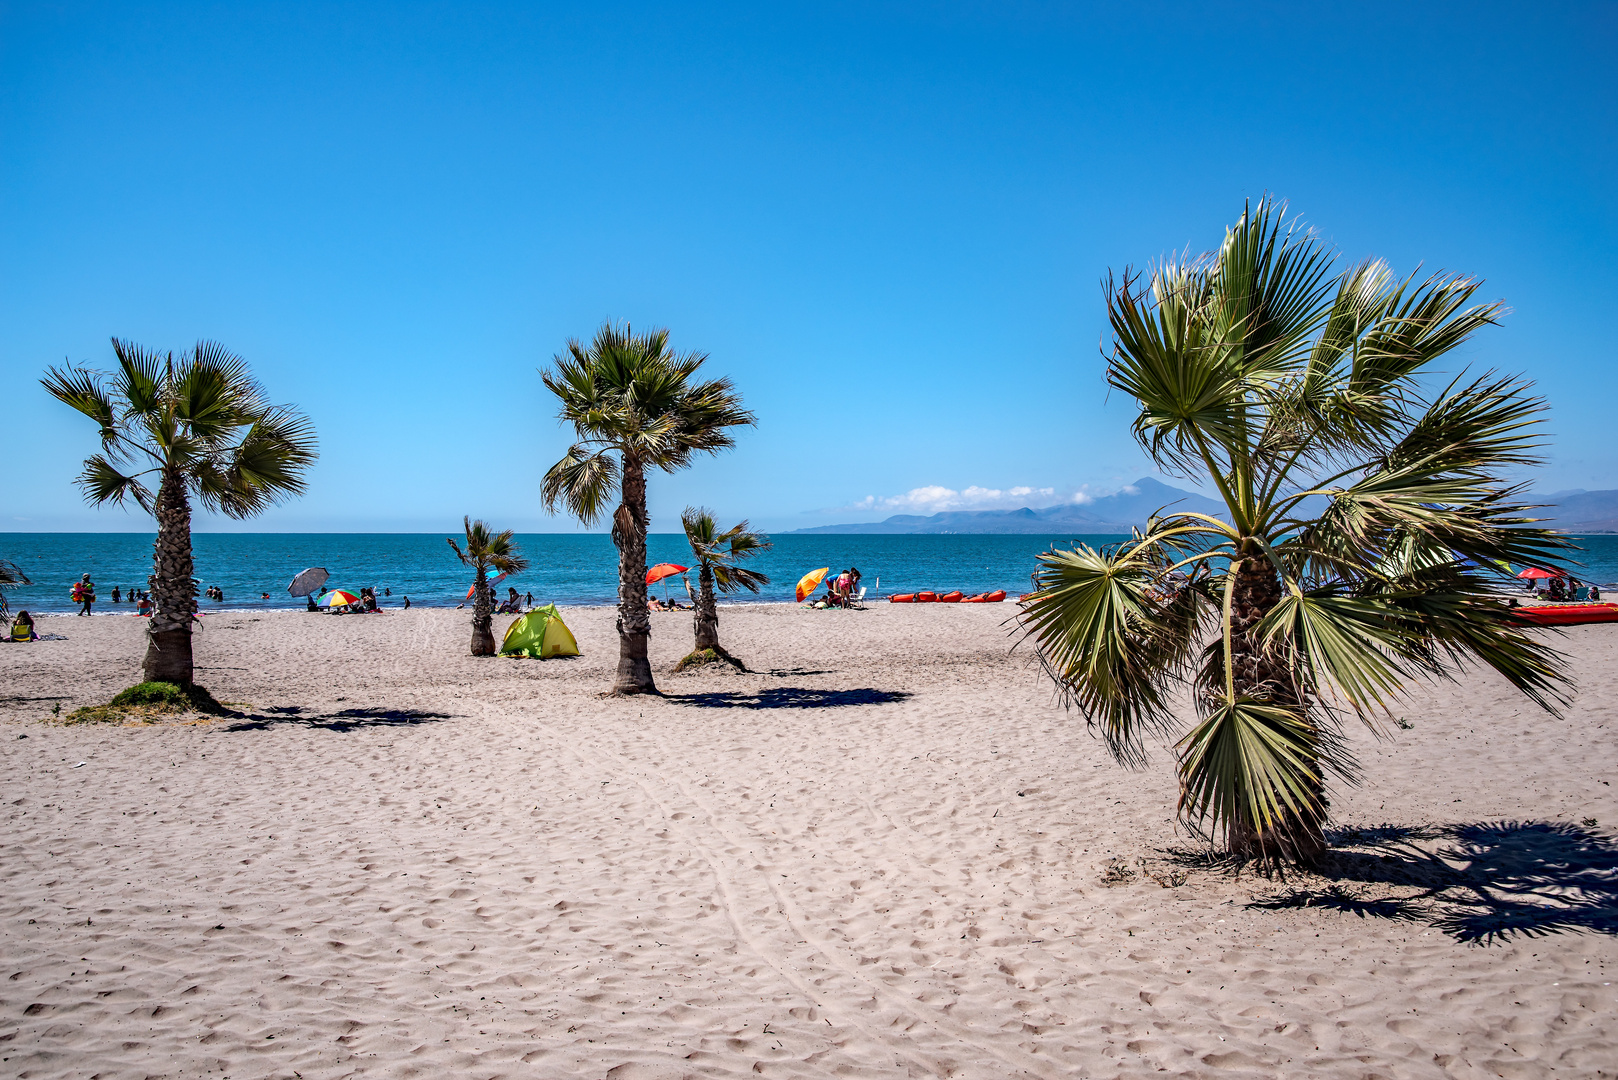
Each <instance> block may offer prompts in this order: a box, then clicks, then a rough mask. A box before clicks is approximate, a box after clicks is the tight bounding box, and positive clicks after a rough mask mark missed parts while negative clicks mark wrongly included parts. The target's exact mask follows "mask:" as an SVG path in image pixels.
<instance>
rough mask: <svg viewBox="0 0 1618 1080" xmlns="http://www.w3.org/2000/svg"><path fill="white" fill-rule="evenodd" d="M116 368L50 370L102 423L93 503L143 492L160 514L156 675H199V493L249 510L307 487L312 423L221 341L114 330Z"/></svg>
mask: <svg viewBox="0 0 1618 1080" xmlns="http://www.w3.org/2000/svg"><path fill="white" fill-rule="evenodd" d="M112 350H113V354H114V355H115V356H116V357H117V360H118V368H117V370H116V371H114V372H112V373H111V374H110V375H108V374H105V373H102V372H99V371H89V370H85V369H83V368H76V367H70V366H69V367H63V368H50V369H48V370H47V372H46V375H45V378H44V379H43V380H41V381H42V383H43V384H44V386H45V389H46V390H48V391H49V392H50V393H51V394H52V396H54V397H55V398H57V400H59V401H62V402H64V403H66V404H68V405H71V406H72V407H73V408H75V409H77V410H79V411H80V412H82V413H84V414H85V415H86V416H88V417H89V418H90V419H92V420H94V421H95V422H96V424H97V425H98V426H99V427H100V434H101V452H100V453H99V454H94V455H91V456H90V457H89V458H87V459H86V460H85V463H84V472H83V473H81V474H80V476H79V480H78V483H79V487H80V489H81V490H83V492H84V497H85V499H86V500H87V501H89V502H90V503H91V504H92V505H97V506H99V505H101V504H103V503H114V504H119V505H122V504H124V503H125V502H126V501H133V502H134V503H135V504H136V505H138V506H139V507H140V508H141V509H142V510H145V511H146V512H147V513H150V514H152V515H153V516H154V517H156V519H157V542H156V545H155V546H154V549H153V561H152V579H151V593H152V607H153V611H152V620H151V623H150V625H149V626H148V627H147V629H146V642H147V645H146V659H145V662H144V664H143V667H144V669H145V672H146V678H147V679H148V680H152V681H161V682H172V683H181V684H188V683H190V682H191V676H192V665H191V620H192V618H193V617H194V616H195V614H196V609H197V600H196V582H195V580H194V579H193V575H192V562H191V501H192V499H193V498H195V499H197V500H199V501H200V502H201V503H202V505H203V506H204V507H205V508H206V509H208V510H210V511H213V512H215V513H221V514H224V515H226V516H227V517H232V518H248V517H252V516H254V515H255V514H258V513H261V512H262V511H264V510H265V509H267V508H268V507H269V506H271V505H272V504H274V503H277V502H280V501H282V500H283V499H285V498H288V497H291V496H295V495H301V494H302V493H303V490H304V486H305V482H304V475H305V474H306V473H307V472H308V470H309V467H310V466H311V465H313V464H314V462H315V459H316V457H317V455H316V453H315V434H314V428H313V426H312V425H311V424H310V423H309V420H308V418H307V417H305V416H303V415H302V414H300V413H298V412H296V411H294V410H293V409H291V408H290V407H288V406H284V405H272V404H270V402H269V401H268V399H267V398H266V397H265V395H264V391H263V389H262V388H261V387H260V386H259V384H258V382H257V381H256V380H254V378H253V376H252V372H251V371H250V370H249V369H248V366H247V362H246V361H245V360H243V359H242V358H241V357H239V356H237V355H235V354H234V353H232V352H230V351H229V350H228V349H226V348H225V347H224V346H223V345H220V344H218V343H217V342H212V341H203V342H199V343H198V344H197V346H196V348H194V349H193V350H192V351H191V352H189V353H184V354H181V355H179V356H176V355H175V354H173V353H157V352H150V351H148V350H146V349H143V348H142V347H141V346H139V345H136V344H134V343H133V342H128V341H120V340H119V339H117V338H114V339H113V340H112Z"/></svg>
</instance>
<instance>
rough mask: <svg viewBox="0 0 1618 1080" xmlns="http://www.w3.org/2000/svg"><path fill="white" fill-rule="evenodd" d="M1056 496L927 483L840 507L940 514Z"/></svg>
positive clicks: (1046, 491) (1045, 491)
mask: <svg viewBox="0 0 1618 1080" xmlns="http://www.w3.org/2000/svg"><path fill="white" fill-rule="evenodd" d="M1055 497H1056V489H1055V488H1048V487H1042V488H1036V487H1027V486H1021V485H1020V486H1017V487H1009V488H987V487H978V486H977V485H976V484H974V485H972V486H970V487H967V488H965V489H963V490H960V491H956V490H955V489H954V488H947V487H944V486H943V485H942V484H928V485H926V486H925V487H918V488H911V489H910V490H909V491H907V492H905V493H904V494H903V495H867V496H866V497H865V498H863V499H860V500H859V501H858V502H855V503H853V504H851V505H849V506H842V507H838V508H837V509H838V510H883V511H886V512H888V513H891V514H937V513H940V512H942V511H945V510H1015V509H1017V508H1019V507H1023V506H1048V505H1049V504H1050V503H1051V501H1052V500H1053V499H1054V498H1055Z"/></svg>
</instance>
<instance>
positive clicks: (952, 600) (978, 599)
mask: <svg viewBox="0 0 1618 1080" xmlns="http://www.w3.org/2000/svg"><path fill="white" fill-rule="evenodd" d="M1005 598H1006V590H1004V589H996V590H995V591H994V592H990V593H978V594H977V595H976V596H962V595H961V590H959V589H955V590H954V591H952V592H947V593H943V594H942V595H940V594H939V593H935V592H927V591H925V590H923V591H922V592H918V593H899V594H897V595H895V596H890V597H888V602H889V603H892V604H998V603H999V602H1000V601H1002V600H1004V599H1005Z"/></svg>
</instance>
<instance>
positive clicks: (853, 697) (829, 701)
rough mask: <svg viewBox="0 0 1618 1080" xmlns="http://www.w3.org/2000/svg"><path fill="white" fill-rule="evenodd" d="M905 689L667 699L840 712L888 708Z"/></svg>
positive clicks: (783, 690)
mask: <svg viewBox="0 0 1618 1080" xmlns="http://www.w3.org/2000/svg"><path fill="white" fill-rule="evenodd" d="M910 696H911V695H910V693H909V691H906V690H877V689H875V688H873V687H868V686H867V687H861V688H859V689H857V690H811V689H807V688H804V687H798V686H775V687H769V688H767V689H764V690H758V691H733V690H720V691H713V692H711V693H704V694H668V695H666V697H667V700H669V701H672V702H676V703H677V704H680V705H690V706H693V707H695V708H699V709H841V708H846V707H848V706H851V705H891V704H894V703H897V702H901V701H905V700H907V699H908V698H909V697H910Z"/></svg>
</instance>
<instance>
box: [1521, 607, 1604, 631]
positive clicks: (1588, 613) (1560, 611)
mask: <svg viewBox="0 0 1618 1080" xmlns="http://www.w3.org/2000/svg"><path fill="white" fill-rule="evenodd" d="M1516 615H1517V618H1519V619H1521V620H1522V621H1523V622H1530V623H1533V624H1534V625H1536V626H1576V625H1579V624H1580V623H1598V622H1618V604H1544V605H1536V606H1534V607H1525V608H1518V609H1517V611H1516Z"/></svg>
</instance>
